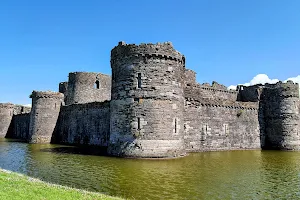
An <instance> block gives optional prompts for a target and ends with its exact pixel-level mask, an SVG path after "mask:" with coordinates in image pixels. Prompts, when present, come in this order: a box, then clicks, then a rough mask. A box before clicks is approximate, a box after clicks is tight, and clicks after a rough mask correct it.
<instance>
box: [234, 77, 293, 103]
mask: <svg viewBox="0 0 300 200" xmlns="http://www.w3.org/2000/svg"><path fill="white" fill-rule="evenodd" d="M237 91H238V92H239V95H238V100H239V101H245V102H246V101H252V102H254V101H260V100H266V99H278V98H290V97H296V98H299V84H298V83H294V82H293V81H288V82H286V83H283V82H281V81H279V82H278V83H275V84H268V83H266V84H265V85H262V84H257V85H252V86H243V85H238V87H237Z"/></svg>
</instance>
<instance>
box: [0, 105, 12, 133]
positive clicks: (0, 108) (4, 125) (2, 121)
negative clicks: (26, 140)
mask: <svg viewBox="0 0 300 200" xmlns="http://www.w3.org/2000/svg"><path fill="white" fill-rule="evenodd" d="M13 112H14V105H13V104H11V103H0V138H4V137H5V136H6V134H7V131H8V128H9V125H10V123H11V120H12V116H13Z"/></svg>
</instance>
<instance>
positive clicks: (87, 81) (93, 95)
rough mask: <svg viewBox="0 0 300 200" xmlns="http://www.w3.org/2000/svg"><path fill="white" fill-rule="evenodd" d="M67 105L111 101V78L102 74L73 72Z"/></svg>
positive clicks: (69, 84) (68, 89)
mask: <svg viewBox="0 0 300 200" xmlns="http://www.w3.org/2000/svg"><path fill="white" fill-rule="evenodd" d="M61 90H62V92H63V91H64V92H63V93H64V94H65V93H67V96H66V105H71V104H77V103H79V104H82V103H90V102H102V101H106V100H110V96H111V95H110V94H111V77H110V76H108V75H105V74H101V73H92V72H73V73H70V74H69V82H68V87H67V91H65V88H63V86H61Z"/></svg>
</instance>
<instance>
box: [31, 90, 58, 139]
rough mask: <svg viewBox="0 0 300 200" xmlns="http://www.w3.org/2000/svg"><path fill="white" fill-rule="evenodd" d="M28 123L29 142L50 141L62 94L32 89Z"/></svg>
mask: <svg viewBox="0 0 300 200" xmlns="http://www.w3.org/2000/svg"><path fill="white" fill-rule="evenodd" d="M31 98H32V109H31V114H30V125H29V142H30V143H50V142H51V137H52V134H53V131H54V128H55V126H56V122H57V119H58V116H59V112H60V107H61V104H62V102H63V100H64V95H63V94H62V93H59V92H49V91H47V92H39V91H33V92H32V94H31Z"/></svg>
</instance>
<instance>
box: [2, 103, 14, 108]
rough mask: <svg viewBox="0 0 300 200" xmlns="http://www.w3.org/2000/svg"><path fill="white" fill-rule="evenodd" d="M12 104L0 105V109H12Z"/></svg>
mask: <svg viewBox="0 0 300 200" xmlns="http://www.w3.org/2000/svg"><path fill="white" fill-rule="evenodd" d="M12 108H14V104H12V103H0V109H12Z"/></svg>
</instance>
